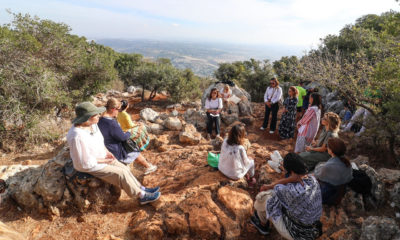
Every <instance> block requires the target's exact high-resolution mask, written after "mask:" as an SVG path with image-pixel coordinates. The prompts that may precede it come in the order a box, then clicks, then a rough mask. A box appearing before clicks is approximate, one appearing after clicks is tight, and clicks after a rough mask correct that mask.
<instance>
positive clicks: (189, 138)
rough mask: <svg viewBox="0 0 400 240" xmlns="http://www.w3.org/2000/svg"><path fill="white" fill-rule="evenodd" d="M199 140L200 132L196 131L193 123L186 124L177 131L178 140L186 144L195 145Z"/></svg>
mask: <svg viewBox="0 0 400 240" xmlns="http://www.w3.org/2000/svg"><path fill="white" fill-rule="evenodd" d="M200 141H201V134H200V133H199V132H197V130H196V128H195V127H194V126H193V124H186V125H185V126H184V127H183V130H182V132H181V133H179V142H181V143H183V144H188V145H196V144H199V143H200Z"/></svg>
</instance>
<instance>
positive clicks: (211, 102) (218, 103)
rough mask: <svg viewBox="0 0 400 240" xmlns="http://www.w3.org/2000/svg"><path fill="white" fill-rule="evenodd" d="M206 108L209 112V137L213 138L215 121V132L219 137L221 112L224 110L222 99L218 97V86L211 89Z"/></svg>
mask: <svg viewBox="0 0 400 240" xmlns="http://www.w3.org/2000/svg"><path fill="white" fill-rule="evenodd" d="M205 109H206V113H207V139H210V138H211V134H212V130H213V125H214V123H215V132H216V134H217V137H219V123H220V115H219V113H220V112H221V111H222V99H221V98H218V90H217V89H216V88H212V89H211V92H210V95H209V96H208V98H207V99H206V103H205Z"/></svg>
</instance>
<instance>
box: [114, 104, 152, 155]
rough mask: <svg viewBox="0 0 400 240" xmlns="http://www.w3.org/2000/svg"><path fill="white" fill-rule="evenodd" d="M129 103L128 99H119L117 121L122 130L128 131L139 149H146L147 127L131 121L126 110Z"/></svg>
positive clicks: (148, 139)
mask: <svg viewBox="0 0 400 240" xmlns="http://www.w3.org/2000/svg"><path fill="white" fill-rule="evenodd" d="M128 107H129V104H128V101H126V100H122V101H121V109H120V110H119V111H120V112H119V113H118V116H117V121H118V123H119V125H120V126H121V129H122V131H124V132H128V131H129V132H130V133H131V139H132V140H133V141H134V142H135V143H136V144H137V146H138V147H139V148H140V151H143V150H144V149H146V147H147V145H149V142H150V137H149V135H148V134H147V129H146V127H145V126H143V125H141V124H134V123H133V122H132V118H131V116H130V115H129V114H128V113H127V112H126V109H128Z"/></svg>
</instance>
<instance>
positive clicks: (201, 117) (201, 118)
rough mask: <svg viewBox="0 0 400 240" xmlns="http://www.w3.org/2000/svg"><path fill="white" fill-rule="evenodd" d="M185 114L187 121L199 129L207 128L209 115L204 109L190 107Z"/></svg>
mask: <svg viewBox="0 0 400 240" xmlns="http://www.w3.org/2000/svg"><path fill="white" fill-rule="evenodd" d="M183 116H184V118H185V121H186V122H187V123H190V124H193V125H194V126H195V127H196V128H197V129H198V130H199V131H201V130H204V129H206V127H207V115H206V113H205V112H204V111H197V110H195V109H192V108H189V109H188V110H186V112H185V113H184V115H183Z"/></svg>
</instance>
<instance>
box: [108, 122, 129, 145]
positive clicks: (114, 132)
mask: <svg viewBox="0 0 400 240" xmlns="http://www.w3.org/2000/svg"><path fill="white" fill-rule="evenodd" d="M109 127H110V128H111V129H110V135H111V137H112V138H113V139H114V140H115V141H119V142H123V141H126V140H128V139H129V137H130V136H131V133H130V132H126V133H124V132H123V131H122V129H121V127H120V126H119V125H118V123H117V121H115V120H113V121H112V123H111V124H110V126H109Z"/></svg>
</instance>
